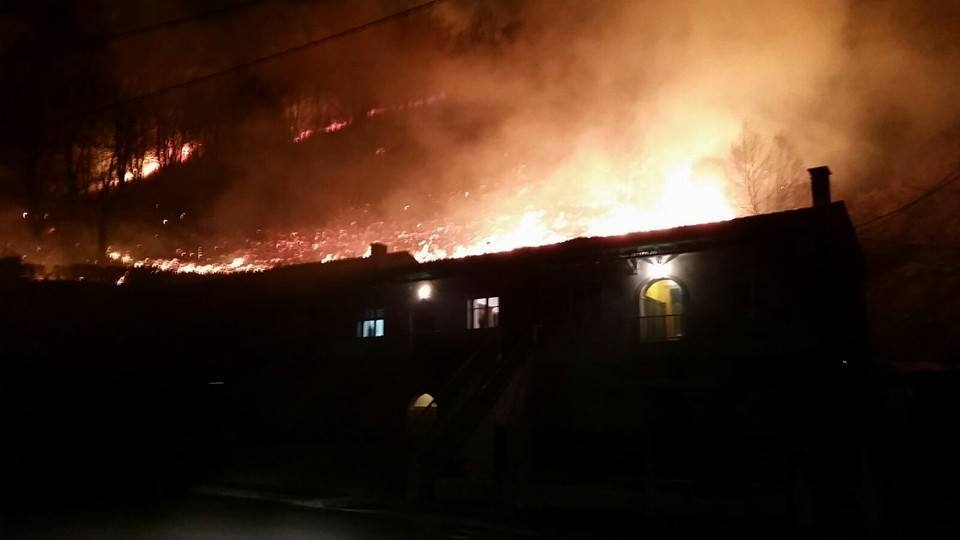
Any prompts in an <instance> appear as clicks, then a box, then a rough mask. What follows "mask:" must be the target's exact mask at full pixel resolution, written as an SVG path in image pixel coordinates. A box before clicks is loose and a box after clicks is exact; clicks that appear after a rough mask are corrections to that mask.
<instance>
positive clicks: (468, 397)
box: [415, 337, 532, 464]
mask: <svg viewBox="0 0 960 540" xmlns="http://www.w3.org/2000/svg"><path fill="white" fill-rule="evenodd" d="M529 343H532V340H531V339H530V338H529V337H523V338H520V339H519V340H518V342H517V343H515V344H514V346H513V347H511V348H510V350H509V351H507V353H506V354H502V355H501V357H503V358H507V361H505V362H500V363H497V364H496V369H494V370H493V371H492V372H491V373H489V374H488V375H487V376H484V377H480V378H479V381H476V382H479V384H480V386H479V388H478V389H476V391H473V389H471V390H470V391H466V392H463V394H462V396H463V399H461V400H460V401H459V402H458V403H457V404H456V405H455V406H454V407H452V410H450V411H449V412H448V413H447V414H446V415H444V417H443V419H442V420H440V421H438V423H437V424H436V425H435V426H434V427H433V429H431V430H430V432H429V433H428V434H427V436H426V437H425V440H424V444H423V445H421V447H420V449H419V451H417V452H416V458H415V461H416V463H417V464H419V462H420V461H421V458H422V456H423V455H424V454H426V453H427V452H429V451H430V449H431V448H433V447H434V445H435V443H436V441H437V440H438V439H439V438H440V437H442V436H443V434H444V433H445V432H446V430H447V426H449V425H451V423H453V422H455V421H456V419H457V416H458V414H459V413H460V412H461V411H462V410H463V409H464V407H466V406H467V405H468V404H469V403H471V402H476V400H477V399H478V398H480V397H482V396H484V395H485V393H486V391H487V389H488V388H489V386H490V384H492V383H493V382H495V381H496V380H497V379H498V378H499V377H500V376H502V374H504V373H505V372H507V371H510V370H511V369H512V368H513V367H515V365H518V364H519V363H520V362H519V361H513V360H512V358H513V357H514V356H518V355H515V354H514V353H516V352H517V351H518V350H519V349H521V348H522V347H524V346H525V345H528V344H529ZM528 356H529V355H527V354H521V355H519V357H520V359H521V360H522V359H525V358H527V357H528Z"/></svg>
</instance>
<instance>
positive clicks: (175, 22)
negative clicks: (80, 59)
mask: <svg viewBox="0 0 960 540" xmlns="http://www.w3.org/2000/svg"><path fill="white" fill-rule="evenodd" d="M263 1H264V0H246V1H243V2H237V3H234V4H230V5H227V6H223V7H221V8H217V9H211V10H208V11H203V12H200V13H195V14H193V15H185V16H183V17H177V18H174V19H167V20H166V21H161V22H158V23H154V24H149V25H145V26H139V27H136V28H131V29H129V30H123V31H120V32H116V33H113V34H107V35H105V36H100V37H96V38H93V39H91V40H90V41H89V42H88V43H87V45H88V46H91V47H96V46H100V45H104V44H106V43H109V42H111V41H118V40H122V39H127V38H131V37H134V36H136V35H139V34H147V33H150V32H155V31H157V30H163V29H165V28H173V27H175V26H180V25H183V24H186V23H190V22H193V21H198V20H201V19H209V18H212V17H217V16H220V15H223V14H225V13H229V12H231V11H236V10H238V9H245V8H248V7H252V6H254V5H256V4H261V3H263Z"/></svg>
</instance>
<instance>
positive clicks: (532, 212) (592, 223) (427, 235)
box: [109, 161, 736, 274]
mask: <svg viewBox="0 0 960 540" xmlns="http://www.w3.org/2000/svg"><path fill="white" fill-rule="evenodd" d="M722 185H723V184H722V183H721V182H720V180H719V179H718V178H716V177H711V176H710V175H709V174H702V173H701V174H698V173H695V172H694V167H693V163H692V162H689V161H687V162H680V163H677V164H675V165H673V166H671V167H668V168H667V169H666V170H664V171H663V182H662V183H661V185H660V187H659V190H658V192H657V193H656V194H655V196H653V197H651V198H650V199H649V200H648V201H646V203H643V202H641V201H638V200H636V197H633V198H632V199H631V198H629V197H625V196H624V193H622V190H620V189H616V188H613V187H610V186H607V187H606V188H603V189H593V190H591V194H592V197H591V199H590V200H588V201H585V202H583V203H582V204H578V205H571V204H569V203H568V202H565V201H554V200H551V199H550V198H549V197H548V196H546V194H545V193H543V192H542V190H537V189H529V188H523V189H521V190H519V191H517V192H516V193H514V198H515V199H517V200H519V201H521V202H522V205H521V207H520V208H521V209H520V210H519V211H518V212H515V213H509V212H503V213H499V214H496V215H491V216H489V217H484V218H480V219H475V220H473V221H467V222H462V221H461V222H456V221H451V220H444V219H439V218H438V219H432V220H415V219H411V220H409V221H404V220H391V221H389V222H388V221H374V222H372V223H370V224H368V225H366V226H362V225H360V223H359V221H358V220H357V219H353V220H347V218H346V217H345V218H344V223H343V224H342V226H340V227H330V228H326V229H319V230H313V231H306V232H303V231H295V232H289V233H284V234H278V235H275V236H273V237H272V238H271V239H270V240H261V241H256V242H249V243H248V244H247V245H246V246H244V247H242V248H239V249H237V250H235V251H233V252H231V253H230V254H229V255H227V256H226V258H224V259H222V260H221V261H218V262H200V261H191V260H187V259H182V258H171V259H163V258H145V259H140V260H135V259H134V258H133V257H132V256H131V255H130V254H128V253H121V252H120V251H117V250H113V251H111V252H110V253H109V257H110V259H111V260H113V261H116V262H119V263H122V264H124V265H130V266H133V267H136V268H150V269H154V270H157V271H164V272H174V273H196V274H224V273H234V272H260V271H264V270H267V269H269V268H272V267H275V266H280V265H285V264H296V263H303V262H329V261H333V260H338V259H344V258H351V257H361V256H368V255H369V244H370V243H371V242H375V241H379V242H385V243H387V244H388V245H390V246H391V248H393V249H396V250H404V251H409V252H410V253H411V254H412V255H413V256H414V257H415V258H416V259H417V260H418V261H421V262H426V261H432V260H437V259H445V258H461V257H467V256H472V255H481V254H485V253H493V252H501V251H509V250H513V249H516V248H520V247H530V246H542V245H547V244H553V243H557V242H562V241H565V240H569V239H571V238H576V237H580V236H610V235H617V234H625V233H629V232H635V231H642V230H654V229H662V228H669V227H675V226H680V225H687V224H694V223H706V222H714V221H724V220H728V219H732V218H733V217H735V215H736V213H735V212H734V210H733V207H732V206H731V205H730V204H729V202H728V201H727V198H726V196H725V194H724V192H723V189H722V188H721V187H722ZM463 197H464V199H469V197H470V193H469V192H465V193H464V194H463ZM410 207H411V204H406V205H403V208H404V209H409V208H410Z"/></svg>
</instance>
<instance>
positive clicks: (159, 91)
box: [80, 0, 446, 116]
mask: <svg viewBox="0 0 960 540" xmlns="http://www.w3.org/2000/svg"><path fill="white" fill-rule="evenodd" d="M445 1H446V0H429V1H428V2H423V3H421V4H417V5H415V6H413V7H409V8H406V9H402V10H400V11H396V12H394V13H391V14H389V15H385V16H383V17H380V18H379V19H375V20H372V21H369V22H366V23H363V24H360V25H357V26H352V27H350V28H347V29H346V30H341V31H339V32H335V33H333V34H328V35H326V36H323V37H320V38H317V39H314V40H312V41H308V42H306V43H304V44H302V45H297V46H296V47H291V48H289V49H283V50H280V51H277V52H273V53H270V54H266V55H263V56H258V57H257V58H254V59H252V60H248V61H246V62H241V63H239V64H234V65H232V66H230V67H227V68H224V69H220V70H217V71H211V72H210V73H206V74H204V75H200V76H197V77H192V78H190V79H186V80H183V81H180V82H177V83H174V84H170V85H167V86H161V87H160V88H156V89H154V90H150V91H149V92H144V93H142V94H137V95H134V96H130V97H127V98H124V99H119V100H116V101H112V102H110V103H106V104H104V105H101V106H99V107H96V108H94V109H91V110H89V111H87V112H86V113H84V114H81V115H80V116H89V115H95V114H99V113H102V112H104V111H109V110H111V109H115V108H117V107H122V106H124V105H129V104H131V103H137V102H139V101H143V100H145V99H149V98H152V97H156V96H160V95H163V94H166V93H168V92H172V91H174V90H179V89H182V88H186V87H189V86H193V85H195V84H199V83H203V82H206V81H209V80H213V79H217V78H219V77H222V76H224V75H229V74H231V73H235V72H238V71H242V70H244V69H247V68H250V67H253V66H256V65H259V64H263V63H266V62H269V61H271V60H276V59H278V58H283V57H285V56H290V55H292V54H296V53H299V52H302V51H305V50H307V49H311V48H313V47H317V46H319V45H322V44H324V43H327V42H328V41H333V40H335V39H339V38H342V37H346V36H349V35H352V34H357V33H360V32H363V31H364V30H367V29H369V28H372V27H375V26H379V25H381V24H383V23H386V22H389V21H391V20H393V19H398V18H401V17H406V16H408V15H412V14H414V13H417V12H420V11H426V10H428V9H430V8H432V7H433V6H435V5H437V4H440V3H441V2H445Z"/></svg>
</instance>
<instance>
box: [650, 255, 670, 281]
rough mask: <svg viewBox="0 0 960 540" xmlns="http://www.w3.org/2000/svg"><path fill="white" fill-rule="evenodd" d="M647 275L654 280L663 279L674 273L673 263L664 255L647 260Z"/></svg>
mask: <svg viewBox="0 0 960 540" xmlns="http://www.w3.org/2000/svg"><path fill="white" fill-rule="evenodd" d="M647 262H648V263H649V266H648V267H647V275H648V276H649V277H650V278H652V279H662V278H665V277H668V276H670V274H671V273H672V272H673V261H672V259H669V258H667V257H664V256H662V255H660V256H657V257H653V258H652V259H649V260H647Z"/></svg>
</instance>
